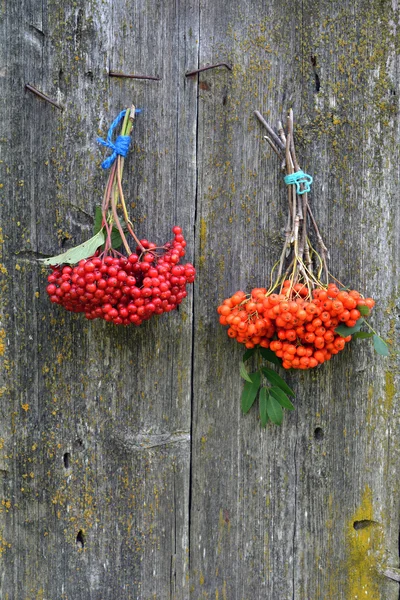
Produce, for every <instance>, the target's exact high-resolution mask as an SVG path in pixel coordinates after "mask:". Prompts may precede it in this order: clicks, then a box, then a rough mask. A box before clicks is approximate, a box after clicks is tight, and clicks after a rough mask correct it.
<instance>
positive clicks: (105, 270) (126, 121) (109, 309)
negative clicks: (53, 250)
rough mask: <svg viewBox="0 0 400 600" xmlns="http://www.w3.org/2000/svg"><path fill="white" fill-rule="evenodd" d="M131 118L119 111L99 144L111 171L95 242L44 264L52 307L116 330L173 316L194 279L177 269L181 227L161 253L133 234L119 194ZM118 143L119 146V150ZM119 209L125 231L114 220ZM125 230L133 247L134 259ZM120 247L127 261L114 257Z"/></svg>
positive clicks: (187, 267) (189, 269) (185, 268)
mask: <svg viewBox="0 0 400 600" xmlns="http://www.w3.org/2000/svg"><path fill="white" fill-rule="evenodd" d="M135 112H136V111H135V107H134V106H132V107H131V108H130V109H127V110H124V111H122V112H121V113H120V114H119V115H118V117H117V118H116V119H115V121H114V122H113V124H112V125H111V127H110V130H109V132H108V136H107V141H106V142H105V141H104V140H99V141H100V142H101V143H102V144H103V145H105V146H107V147H109V148H111V149H113V151H114V152H113V155H112V156H111V157H109V158H108V159H106V160H105V161H104V162H103V163H102V167H103V168H109V167H111V171H110V175H109V178H108V182H107V185H106V190H105V194H104V198H103V203H102V206H101V209H100V207H99V208H98V211H97V209H96V215H98V217H99V219H97V217H96V220H97V224H96V223H95V231H96V233H95V235H94V237H93V238H91V239H90V240H88V241H87V242H84V243H83V244H81V245H80V246H77V247H76V248H72V249H71V250H69V251H67V252H66V253H64V254H61V255H59V256H55V257H53V258H50V259H45V260H43V261H42V262H43V263H44V264H48V265H53V266H52V269H53V271H52V273H51V274H50V275H49V276H48V278H47V279H48V286H47V288H46V290H47V293H48V295H49V296H50V300H51V302H54V303H55V304H60V305H61V306H63V307H64V308H65V309H66V310H69V311H72V312H82V313H85V316H86V318H87V319H104V320H106V321H111V322H113V323H115V324H116V325H130V324H133V325H140V324H141V323H143V321H145V320H147V319H150V317H151V316H153V315H161V314H162V313H164V312H170V311H171V310H174V309H175V308H177V306H178V305H179V304H180V303H181V302H182V300H183V299H184V298H185V297H186V295H187V292H186V285H187V284H188V283H193V281H194V278H195V275H196V271H195V269H194V267H193V265H191V264H190V263H187V264H183V265H182V264H179V263H180V260H181V258H182V257H183V256H185V248H186V241H185V239H184V237H183V235H182V229H181V228H180V227H173V229H172V232H173V234H174V239H173V240H172V241H171V242H168V243H166V244H164V246H162V247H157V246H156V244H153V243H151V242H149V241H147V240H139V239H138V238H137V237H136V234H135V232H134V231H133V228H132V223H131V221H130V219H129V216H128V212H127V209H126V203H125V198H124V194H123V191H122V173H123V167H124V156H125V155H126V153H127V151H128V149H129V143H128V142H129V136H130V133H131V130H132V126H133V121H134V118H135ZM122 119H123V124H122V128H121V135H120V136H119V137H118V138H117V140H116V144H115V145H114V144H113V143H112V142H111V138H112V135H113V131H114V129H115V127H116V126H117V125H118V123H119V122H120V121H121V120H122ZM118 140H120V141H121V140H122V141H123V147H122V149H121V148H120V147H118ZM121 209H122V214H123V218H124V221H125V223H124V226H123V225H122V224H121V221H120V218H119V215H118V212H119V210H121ZM124 228H125V230H126V231H128V232H129V233H130V235H131V236H132V237H133V239H134V240H135V242H136V244H137V247H136V252H135V253H134V252H132V251H131V249H130V246H129V244H128V241H127V239H126V236H125V232H124ZM121 245H123V246H124V248H125V252H126V256H124V255H122V254H120V253H119V252H117V251H116V248H119V246H121ZM100 248H102V251H101V253H100ZM76 263H78V264H76ZM62 265H64V266H62Z"/></svg>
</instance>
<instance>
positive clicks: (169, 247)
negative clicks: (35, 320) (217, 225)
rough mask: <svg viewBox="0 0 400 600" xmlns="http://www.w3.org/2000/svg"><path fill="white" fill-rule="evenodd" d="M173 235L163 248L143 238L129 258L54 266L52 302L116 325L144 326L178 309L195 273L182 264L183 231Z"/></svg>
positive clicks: (49, 289)
mask: <svg viewBox="0 0 400 600" xmlns="http://www.w3.org/2000/svg"><path fill="white" fill-rule="evenodd" d="M172 231H173V233H174V236H175V237H174V239H173V240H172V241H171V242H168V243H167V244H165V245H164V246H163V247H162V248H157V246H156V244H153V243H151V242H148V241H147V240H140V244H141V246H142V247H140V246H138V247H137V248H136V253H133V254H130V255H129V256H128V257H125V256H122V255H120V256H119V257H114V256H111V255H107V254H105V255H100V256H96V255H95V256H91V257H89V258H86V259H83V260H81V261H79V264H78V265H75V266H69V265H65V266H63V267H59V266H57V267H53V271H52V273H51V274H50V275H49V276H48V278H47V279H48V286H47V288H46V290H47V293H48V294H49V296H50V300H51V302H54V303H56V304H60V305H62V306H63V307H64V308H66V309H67V310H69V311H72V312H83V313H85V317H86V318H87V319H104V320H106V321H112V322H113V323H115V324H116V325H130V324H133V325H140V324H141V323H142V322H143V321H145V320H147V319H150V317H151V316H152V315H161V314H162V313H164V312H170V311H171V310H174V309H175V308H177V306H178V305H179V304H180V303H181V302H182V300H183V299H184V298H185V297H186V295H187V292H186V284H188V283H193V281H194V278H195V275H196V271H195V268H194V267H193V265H191V264H190V263H187V264H184V265H181V264H179V262H180V259H181V258H182V257H183V256H184V255H185V247H186V241H185V239H184V237H183V235H182V229H181V228H180V227H173V229H172ZM143 249H144V250H143ZM96 254H97V253H96Z"/></svg>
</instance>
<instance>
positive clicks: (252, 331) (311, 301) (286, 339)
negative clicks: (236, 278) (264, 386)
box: [218, 280, 375, 369]
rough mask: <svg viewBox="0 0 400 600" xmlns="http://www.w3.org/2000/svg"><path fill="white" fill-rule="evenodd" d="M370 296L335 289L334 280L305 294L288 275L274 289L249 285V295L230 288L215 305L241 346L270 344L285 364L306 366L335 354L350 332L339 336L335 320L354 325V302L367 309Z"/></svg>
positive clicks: (356, 306)
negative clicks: (229, 293)
mask: <svg viewBox="0 0 400 600" xmlns="http://www.w3.org/2000/svg"><path fill="white" fill-rule="evenodd" d="M374 304H375V302H374V300H372V298H366V299H364V298H362V297H361V295H360V293H359V292H357V291H356V290H351V291H344V290H342V291H340V290H339V289H338V288H337V286H336V285H335V284H334V283H330V284H329V285H328V286H327V287H317V288H315V289H314V290H313V292H312V296H310V293H309V290H308V288H307V286H305V285H304V284H301V283H297V284H296V285H294V286H292V285H291V281H290V280H286V281H284V283H283V286H282V290H281V293H280V294H274V293H272V294H270V293H268V292H267V290H266V289H265V288H254V289H253V290H252V292H251V294H250V296H249V295H246V294H245V293H244V292H241V291H239V292H236V293H235V294H233V296H232V297H231V298H227V299H226V300H224V301H223V303H222V304H221V305H220V306H219V307H218V313H219V315H220V318H219V320H220V323H221V324H222V325H228V326H229V329H228V335H229V337H231V338H235V339H236V340H237V341H238V342H239V343H242V344H244V345H245V346H246V348H254V347H255V346H257V345H259V346H261V347H263V348H270V349H271V350H272V351H273V352H274V353H275V354H276V355H277V356H278V357H279V358H281V359H282V366H283V367H284V368H285V369H310V368H313V367H316V366H318V365H320V364H322V363H323V362H325V361H326V360H329V359H330V358H331V357H332V356H333V355H334V354H338V352H340V351H341V350H343V348H344V347H345V344H346V343H347V342H349V341H350V340H351V335H349V336H347V337H342V336H341V335H339V334H338V333H336V331H335V329H336V327H338V326H339V325H340V324H344V325H346V326H347V327H349V328H350V327H354V326H355V324H356V322H357V320H358V319H359V318H360V317H361V313H360V310H359V307H361V306H367V307H368V309H371V308H373V306H374Z"/></svg>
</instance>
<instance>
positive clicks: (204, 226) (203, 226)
mask: <svg viewBox="0 0 400 600" xmlns="http://www.w3.org/2000/svg"><path fill="white" fill-rule="evenodd" d="M206 238H207V223H206V221H205V219H203V218H201V219H200V258H199V266H200V267H202V266H203V265H204V262H205V260H206V257H205V256H204V249H205V246H206Z"/></svg>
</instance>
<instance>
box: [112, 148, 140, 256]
mask: <svg viewBox="0 0 400 600" xmlns="http://www.w3.org/2000/svg"><path fill="white" fill-rule="evenodd" d="M119 159H120V157H118V161H119ZM121 173H122V168H121V169H119V168H118V169H117V182H118V190H119V197H120V199H121V204H122V211H123V214H124V220H125V223H126V226H127V228H128V231H129V233H130V234H131V236H132V237H133V239H134V240H135V242H136V244H137V245H138V247H139V248H140V251H141V252H144V251H145V248H144V246H143V245H142V244H141V242H140V240H139V238H138V237H137V236H136V234H135V232H134V231H133V229H132V224H131V222H130V220H129V216H128V212H127V210H126V204H125V198H124V192H123V191H122V180H121Z"/></svg>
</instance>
